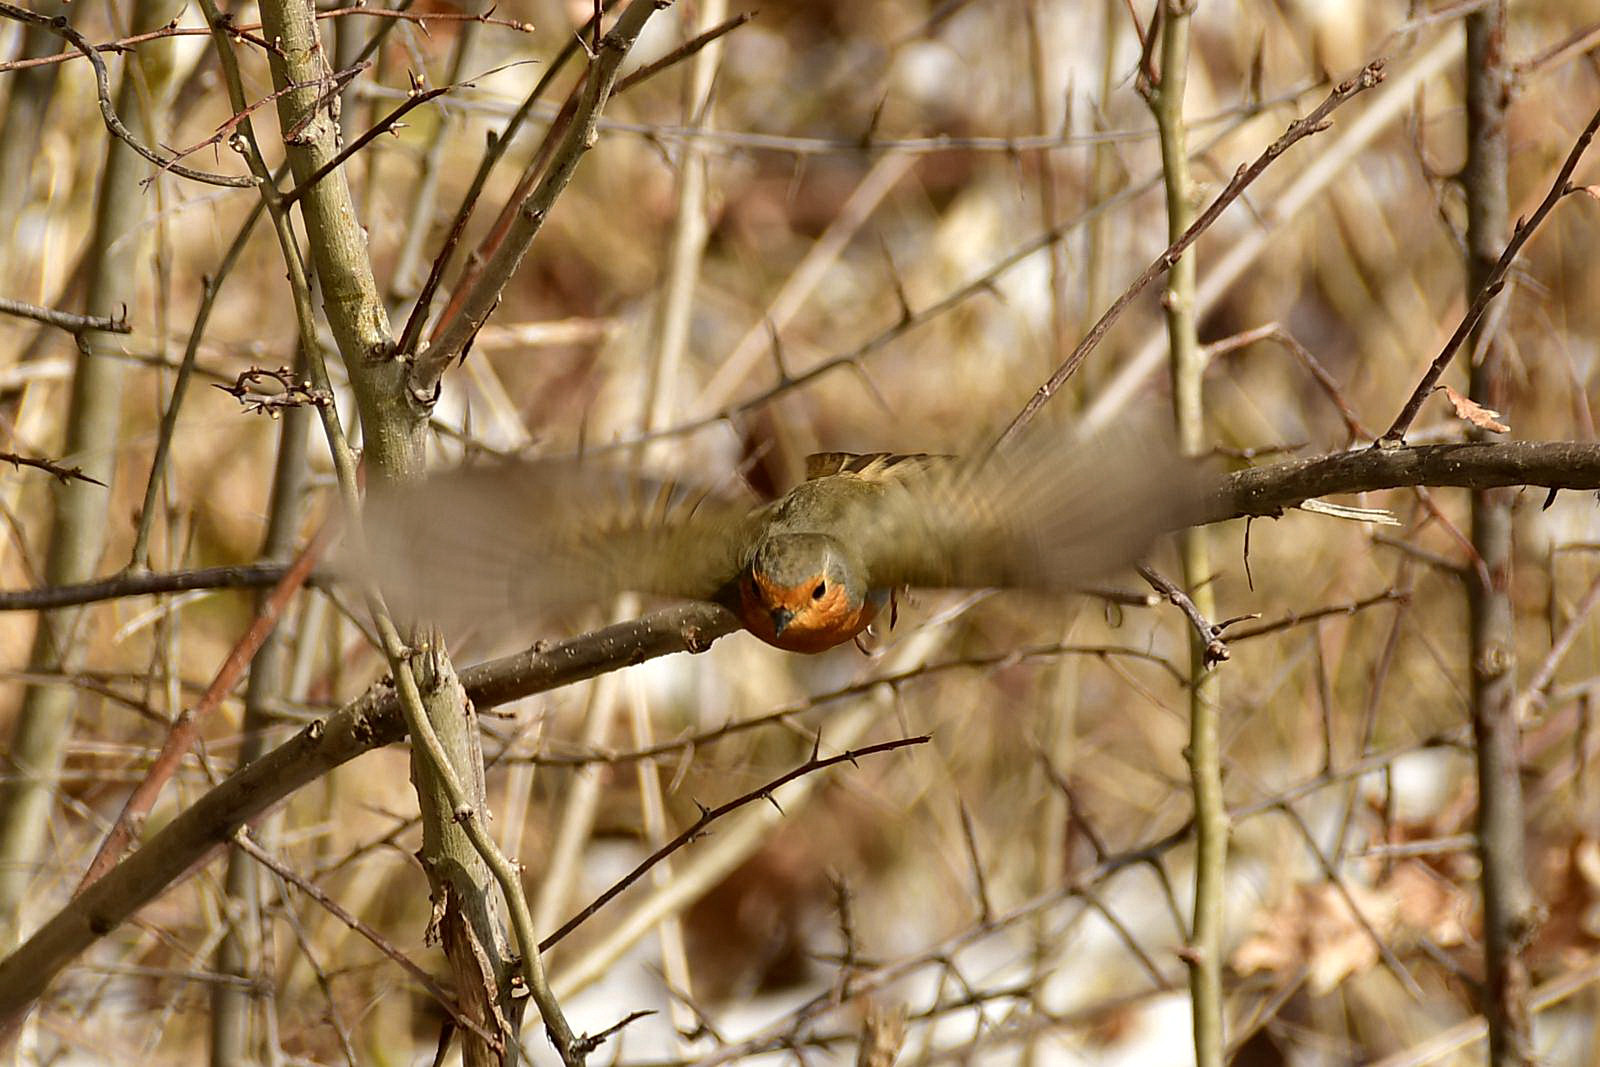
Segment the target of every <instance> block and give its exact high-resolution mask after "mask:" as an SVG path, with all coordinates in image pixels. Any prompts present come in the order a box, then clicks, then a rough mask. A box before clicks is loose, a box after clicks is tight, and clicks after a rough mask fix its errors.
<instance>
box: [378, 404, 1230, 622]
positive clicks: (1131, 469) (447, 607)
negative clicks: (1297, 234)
mask: <svg viewBox="0 0 1600 1067" xmlns="http://www.w3.org/2000/svg"><path fill="white" fill-rule="evenodd" d="M806 473H807V480H806V481H803V482H801V483H800V484H798V485H796V486H795V487H794V488H792V489H790V490H789V491H788V492H787V493H785V494H784V495H783V496H782V497H780V498H778V499H777V500H774V501H772V502H770V503H766V504H752V503H750V502H748V501H745V502H740V501H729V500H725V499H719V498H713V497H709V496H701V497H692V496H688V495H687V494H686V493H685V492H684V491H683V490H682V488H681V487H678V488H670V487H666V486H663V485H662V484H660V483H652V482H649V481H646V480H644V479H640V478H637V477H630V476H627V475H624V474H621V473H618V472H614V471H608V470H605V469H603V468H600V467H598V466H596V465H593V464H581V463H571V462H569V463H556V462H545V463H539V462H535V463H525V464H506V465H492V466H483V467H475V468H471V469H465V470H459V471H454V472H451V473H447V474H441V475H437V476H434V477H430V478H428V479H426V480H425V481H423V482H422V483H420V484H419V485H416V486H412V487H409V488H407V489H405V490H401V491H391V492H388V493H375V494H374V495H373V497H372V498H371V499H370V500H369V504H368V519H367V526H368V539H369V542H370V543H371V544H372V546H373V559H374V562H375V569H376V572H377V576H378V578H379V580H380V581H381V583H382V585H383V587H384V590H385V592H386V593H387V594H388V595H389V597H390V599H391V602H392V603H393V604H394V606H395V607H396V608H397V609H398V610H399V611H400V612H402V613H403V614H405V615H408V616H412V617H416V618H427V619H430V620H432V621H435V622H438V623H439V624H440V625H443V626H445V627H446V628H447V630H448V629H450V628H453V627H454V626H455V625H458V624H463V623H467V622H471V621H478V622H483V623H488V624H491V625H495V626H505V625H507V624H513V625H515V624H518V623H521V622H523V621H526V620H530V619H531V618H532V617H533V616H535V615H536V614H537V613H539V612H540V611H542V610H548V609H550V608H555V607H560V606H563V605H571V604H574V603H599V602H603V601H605V600H606V599H607V598H609V597H611V596H613V595H615V594H616V593H619V592H623V591H634V592H639V593H645V594H652V595H658V596H665V597H673V598H681V599H696V600H713V601H717V602H719V603H722V604H724V605H726V606H727V607H729V608H730V609H732V610H733V611H734V612H735V613H736V614H737V615H738V616H739V618H740V621H741V622H742V623H743V624H744V626H745V627H746V628H747V629H748V630H750V631H751V632H752V633H754V634H755V635H756V636H757V637H759V638H761V639H762V640H763V641H766V642H768V643H769V644H773V645H776V646H777V647H779V648H785V649H789V650H792V651H798V652H818V651H822V650H823V649H826V648H831V647H833V646H834V645H837V644H840V643H842V642H845V641H848V640H850V639H851V638H853V637H854V636H856V635H857V634H858V633H860V632H861V631H862V630H863V629H865V628H866V627H867V626H868V625H869V624H870V623H871V622H872V620H873V618H874V617H875V616H876V614H877V613H878V611H879V609H880V608H881V607H882V606H883V605H884V603H885V602H886V601H887V599H888V597H889V595H890V593H891V592H892V591H893V590H895V589H897V588H900V587H904V586H921V587H934V588H944V587H966V588H982V587H991V586H998V587H1014V588H1015V587H1021V588H1035V589H1067V588H1070V587H1072V586H1073V585H1076V584H1081V583H1083V582H1085V581H1088V580H1090V579H1093V578H1096V577H1099V576H1102V575H1104V574H1105V573H1107V572H1109V571H1112V570H1115V569H1116V568H1118V567H1120V566H1123V565H1125V564H1127V563H1129V562H1131V561H1132V560H1134V559H1136V558H1137V557H1138V556H1139V555H1141V554H1142V553H1143V552H1144V551H1145V550H1146V549H1147V548H1148V546H1149V544H1150V542H1151V540H1152V539H1153V538H1154V537H1155V536H1156V535H1157V534H1158V533H1160V532H1162V531H1163V530H1166V529H1169V528H1172V527H1174V526H1177V525H1181V524H1182V523H1183V522H1184V521H1185V519H1186V517H1187V516H1188V515H1189V514H1190V513H1191V509H1192V506H1193V504H1194V502H1195V501H1196V500H1197V499H1198V488H1197V487H1198V483H1199V478H1198V475H1197V474H1196V472H1194V471H1193V470H1192V469H1191V468H1190V467H1189V465H1187V464H1185V463H1183V462H1181V461H1179V460H1178V458H1177V457H1176V454H1175V452H1174V450H1173V448H1172V446H1171V443H1170V441H1169V439H1168V437H1167V436H1166V434H1165V433H1164V432H1161V431H1158V430H1156V429H1155V428H1153V427H1152V426H1149V425H1145V426H1143V427H1139V428H1137V429H1136V430H1132V431H1124V432H1120V433H1116V434H1114V435H1109V436H1104V437H1101V438H1099V439H1096V440H1093V441H1088V442H1077V441H1068V440H1059V439H1053V438H1048V437H1046V436H1044V435H1043V434H1041V433H1038V432H1035V433H1032V434H1030V435H1027V436H1026V437H1025V438H1024V440H1023V442H1022V443H1021V444H1020V445H1017V446H1014V447H1011V448H1008V449H1006V450H1004V451H1002V452H998V453H993V454H990V455H987V456H985V457H982V458H977V459H966V460H962V459H956V458H954V457H949V456H931V455H924V454H917V455H896V454H891V453H874V454H868V455H856V454H853V453H846V452H826V453H819V454H817V455H814V456H812V457H810V458H809V459H808V461H807V467H806Z"/></svg>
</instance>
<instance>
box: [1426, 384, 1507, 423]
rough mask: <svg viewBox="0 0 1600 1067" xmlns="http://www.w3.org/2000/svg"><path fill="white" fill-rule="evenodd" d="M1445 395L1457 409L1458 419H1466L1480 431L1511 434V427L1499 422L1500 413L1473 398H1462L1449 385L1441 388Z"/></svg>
mask: <svg viewBox="0 0 1600 1067" xmlns="http://www.w3.org/2000/svg"><path fill="white" fill-rule="evenodd" d="M1440 388H1442V389H1443V390H1444V395H1445V396H1447V397H1449V398H1450V406H1451V407H1453V408H1455V409H1456V418H1458V419H1465V420H1466V421H1467V422H1470V423H1472V425H1474V426H1476V427H1478V428H1479V429H1480V430H1488V431H1489V432H1490V433H1510V432H1511V427H1509V426H1507V425H1506V424H1505V423H1503V422H1500V421H1498V420H1499V418H1500V413H1499V412H1498V411H1495V410H1494V409H1492V408H1486V407H1484V406H1483V405H1482V404H1480V403H1478V402H1477V401H1476V400H1473V399H1472V398H1471V397H1466V396H1462V395H1461V394H1460V393H1458V392H1456V391H1455V390H1454V389H1452V388H1450V387H1449V386H1448V385H1445V386H1441V387H1440Z"/></svg>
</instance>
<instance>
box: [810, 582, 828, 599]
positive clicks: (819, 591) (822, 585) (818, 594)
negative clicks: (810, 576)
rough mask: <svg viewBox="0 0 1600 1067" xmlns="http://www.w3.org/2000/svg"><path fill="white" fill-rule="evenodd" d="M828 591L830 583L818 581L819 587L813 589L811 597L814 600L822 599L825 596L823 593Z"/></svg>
mask: <svg viewBox="0 0 1600 1067" xmlns="http://www.w3.org/2000/svg"><path fill="white" fill-rule="evenodd" d="M827 591H828V583H827V582H818V583H817V587H816V588H815V589H813V590H811V599H812V600H821V599H822V597H823V594H825V593H826V592H827Z"/></svg>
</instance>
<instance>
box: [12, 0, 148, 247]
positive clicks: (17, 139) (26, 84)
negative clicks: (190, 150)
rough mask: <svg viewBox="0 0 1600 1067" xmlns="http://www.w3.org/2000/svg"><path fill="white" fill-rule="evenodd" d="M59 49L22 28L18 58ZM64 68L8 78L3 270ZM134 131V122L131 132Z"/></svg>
mask: <svg viewBox="0 0 1600 1067" xmlns="http://www.w3.org/2000/svg"><path fill="white" fill-rule="evenodd" d="M29 6H30V7H31V8H32V9H33V10H35V11H37V12H39V14H41V15H50V16H52V17H53V16H56V15H60V14H62V13H63V10H64V9H66V8H67V5H66V4H64V3H62V2H61V0H44V2H42V3H34V4H30V5H29ZM65 13H66V14H67V15H68V17H69V18H70V17H71V15H72V14H73V13H74V12H72V11H71V10H70V9H68V10H66V11H65ZM60 47H61V38H60V37H58V36H56V35H55V34H53V33H51V32H50V31H49V30H47V29H45V28H44V27H43V26H31V25H30V26H26V27H24V28H23V30H22V49H21V51H20V52H19V54H18V58H20V59H33V58H36V57H38V56H43V55H49V54H50V53H52V52H54V51H56V50H57V49H58V48H60ZM61 67H62V64H60V63H47V64H45V65H44V66H42V67H29V68H26V69H24V70H19V71H16V72H14V73H13V74H12V75H11V76H10V77H9V78H8V79H7V86H6V88H7V89H8V90H9V92H8V94H7V96H6V109H5V120H4V122H0V266H3V265H5V264H6V263H7V261H9V260H12V258H13V256H14V255H15V252H16V249H13V248H12V247H11V239H12V237H13V236H14V234H13V227H15V226H16V223H17V219H18V218H19V217H21V215H22V209H23V207H24V205H26V204H27V202H28V194H29V193H30V192H32V191H33V180H32V175H33V166H34V163H35V162H37V160H38V159H39V138H40V134H41V133H42V132H43V131H44V117H45V112H46V111H47V110H48V109H49V107H50V101H51V100H53V99H54V98H55V93H56V79H57V76H58V74H59V72H60V70H61ZM123 114H126V112H123ZM133 128H134V127H133V126H132V125H131V124H130V125H129V129H133Z"/></svg>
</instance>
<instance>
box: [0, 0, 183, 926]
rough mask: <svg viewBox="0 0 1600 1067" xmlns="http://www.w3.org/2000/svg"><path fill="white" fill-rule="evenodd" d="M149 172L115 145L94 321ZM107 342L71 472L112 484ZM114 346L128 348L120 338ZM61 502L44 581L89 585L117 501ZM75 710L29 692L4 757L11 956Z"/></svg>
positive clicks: (71, 422) (54, 633)
mask: <svg viewBox="0 0 1600 1067" xmlns="http://www.w3.org/2000/svg"><path fill="white" fill-rule="evenodd" d="M176 8H177V5H176V4H175V3H174V2H173V0H140V3H139V5H138V7H137V8H136V10H135V12H134V23H133V25H134V27H135V29H136V30H141V31H142V30H147V29H152V28H154V27H156V26H160V25H162V24H163V23H165V22H166V21H167V20H169V19H170V18H171V17H172V15H173V14H174V12H175V11H176ZM159 49H160V46H157V49H156V50H154V51H151V52H150V53H149V58H148V59H147V58H146V54H145V53H143V52H141V53H140V55H139V56H138V57H137V58H133V57H130V59H129V60H128V66H126V67H125V68H124V71H123V77H122V84H121V86H120V87H119V88H118V90H117V110H118V113H119V114H120V115H121V116H122V118H123V121H124V123H125V124H126V125H127V126H128V128H129V129H130V130H131V131H132V132H133V134H134V136H135V137H138V138H140V139H141V140H145V141H154V140H158V139H159V138H158V136H156V135H153V133H152V131H151V130H150V129H148V128H147V124H146V122H145V121H144V120H143V118H142V115H143V113H144V109H142V108H140V107H138V106H137V99H136V90H135V85H136V82H137V80H138V79H137V77H136V74H137V71H136V68H135V66H134V64H136V63H138V64H144V63H147V62H149V63H153V62H154V57H155V56H157V55H159ZM151 80H152V81H154V80H156V79H154V78H152V79H151ZM8 136H9V135H8ZM150 169H151V168H150V165H149V164H148V163H146V162H145V161H144V160H142V159H140V158H139V157H138V156H137V155H136V154H135V153H134V152H133V150H132V149H130V148H129V147H128V146H127V145H125V144H123V143H122V142H121V141H119V140H115V139H109V143H108V146H107V148H106V166H105V171H104V172H103V173H102V175H101V179H100V189H99V200H98V205H97V207H96V216H95V231H94V238H93V247H92V249H91V251H90V253H89V257H90V264H91V265H90V277H89V286H88V297H87V299H86V301H85V307H84V310H85V311H86V312H87V313H88V314H90V315H112V316H115V315H120V314H121V313H122V309H123V308H124V307H131V306H132V305H133V304H134V302H135V298H136V297H137V295H138V292H137V290H138V284H137V283H138V278H139V242H138V241H137V240H135V239H133V238H132V233H133V231H134V230H135V228H136V227H137V226H138V225H139V223H140V221H141V220H142V219H143V217H144V212H145V205H146V204H147V203H148V201H147V200H146V198H145V197H144V196H143V195H142V192H141V190H140V188H139V183H140V181H142V180H143V179H144V178H145V177H146V176H147V175H148V174H149V173H150ZM105 336H107V335H102V334H96V333H85V334H83V335H82V337H81V338H80V339H79V354H78V362H77V366H76V368H75V370H74V372H73V377H72V399H71V406H70V408H69V409H68V412H67V427H66V444H65V448H64V450H63V452H64V455H63V462H66V463H68V464H75V465H78V466H81V467H82V468H83V470H84V472H85V473H86V474H89V475H91V476H92V477H95V478H98V479H100V480H101V481H102V482H105V483H108V484H109V483H110V482H111V478H112V470H113V468H114V467H115V456H116V444H117V431H118V429H119V427H120V424H121V419H120V417H119V414H120V409H121V406H122V378H123V366H124V364H123V361H122V360H120V359H117V358H115V357H113V356H106V355H100V354H98V351H99V349H100V346H101V345H102V343H104V342H103V341H102V337H105ZM110 343H111V344H117V343H118V342H117V341H116V339H115V337H114V336H112V337H111V338H110ZM52 492H53V493H54V499H53V502H54V510H55V519H54V523H53V525H52V527H51V532H50V548H49V555H48V557H47V559H46V563H45V574H44V579H45V582H46V583H47V584H49V585H68V584H71V583H73V582H81V581H84V580H86V579H88V578H89V577H91V576H92V575H93V573H94V569H95V566H96V565H97V564H98V563H99V560H100V554H101V552H102V551H103V549H104V545H105V527H106V514H107V503H108V500H109V491H108V490H107V489H105V488H104V487H103V486H99V485H93V484H90V483H88V482H83V481H77V480H73V481H69V482H66V483H62V484H57V485H55V486H54V487H53V489H52ZM81 615H82V610H81V609H64V610H61V611H52V612H46V613H44V614H42V615H41V616H40V618H39V628H38V631H37V632H36V633H35V635H34V641H33V649H32V652H31V653H30V654H29V658H28V669H29V670H30V671H34V672H37V673H39V674H54V673H56V672H58V671H71V670H73V669H74V661H75V651H76V648H77V645H78V643H77V642H76V641H74V639H73V635H74V633H75V632H76V630H77V628H78V622H79V619H80V618H81ZM76 707H77V693H76V691H75V690H74V689H72V688H71V687H69V686H54V685H46V686H34V687H31V688H29V690H28V692H27V695H26V696H25V697H24V698H23V703H22V709H21V711H20V713H19V714H18V717H17V724H16V728H15V732H14V733H13V735H12V737H11V742H10V744H9V745H8V746H7V747H6V749H5V753H6V757H5V763H6V764H7V768H6V769H7V770H8V771H10V772H11V776H10V778H9V780H8V781H7V782H6V783H5V784H4V786H3V787H0V948H5V947H9V946H11V945H13V944H15V942H16V939H17V937H18V934H19V930H18V929H17V927H18V926H20V912H21V910H22V904H23V901H24V899H25V898H26V895H27V892H28V886H29V883H30V881H31V876H32V874H33V867H34V864H35V863H36V861H37V860H38V857H39V851H40V848H41V846H42V843H43V839H44V831H45V827H46V824H47V822H48V819H49V813H50V805H51V801H52V798H53V796H54V792H55V781H56V778H57V776H58V775H59V774H60V771H61V761H62V757H63V753H64V751H65V747H66V743H67V738H68V736H69V734H70V733H71V731H72V722H73V718H74V715H75V713H76Z"/></svg>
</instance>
